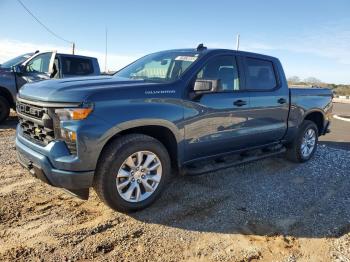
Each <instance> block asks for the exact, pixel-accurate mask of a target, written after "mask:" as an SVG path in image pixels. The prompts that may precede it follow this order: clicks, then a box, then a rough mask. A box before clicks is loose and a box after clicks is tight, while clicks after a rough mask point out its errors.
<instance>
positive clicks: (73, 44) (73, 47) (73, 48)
mask: <svg viewBox="0 0 350 262" xmlns="http://www.w3.org/2000/svg"><path fill="white" fill-rule="evenodd" d="M72 54H73V55H74V54H75V43H74V42H72Z"/></svg>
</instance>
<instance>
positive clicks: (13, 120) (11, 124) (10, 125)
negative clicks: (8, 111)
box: [0, 115, 18, 130]
mask: <svg viewBox="0 0 350 262" xmlns="http://www.w3.org/2000/svg"><path fill="white" fill-rule="evenodd" d="M17 123H18V118H17V116H15V115H11V116H10V117H9V118H7V119H6V120H5V121H4V122H3V123H1V124H0V130H2V129H15V128H16V126H17Z"/></svg>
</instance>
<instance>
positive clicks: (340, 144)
mask: <svg viewBox="0 0 350 262" xmlns="http://www.w3.org/2000/svg"><path fill="white" fill-rule="evenodd" d="M320 144H323V145H327V146H329V147H332V148H339V149H343V150H348V151H350V142H337V141H320ZM349 154H350V152H349ZM349 172H350V171H349Z"/></svg>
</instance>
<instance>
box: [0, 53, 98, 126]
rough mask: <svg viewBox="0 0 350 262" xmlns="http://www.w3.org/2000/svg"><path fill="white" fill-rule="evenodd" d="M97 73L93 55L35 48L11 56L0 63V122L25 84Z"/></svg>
mask: <svg viewBox="0 0 350 262" xmlns="http://www.w3.org/2000/svg"><path fill="white" fill-rule="evenodd" d="M96 75H100V67H99V64H98V61H97V59H96V58H93V57H87V56H79V55H70V54H61V53H57V52H56V51H48V52H39V51H36V52H35V53H28V54H24V55H21V56H18V57H16V58H14V59H11V60H10V61H8V62H5V63H4V64H2V65H1V66H0V122H1V121H3V120H5V119H6V118H7V117H8V115H9V111H10V108H15V102H16V95H17V93H18V91H19V90H20V88H21V87H22V86H23V85H24V84H26V83H32V82H37V81H43V80H48V79H60V78H68V77H77V76H96Z"/></svg>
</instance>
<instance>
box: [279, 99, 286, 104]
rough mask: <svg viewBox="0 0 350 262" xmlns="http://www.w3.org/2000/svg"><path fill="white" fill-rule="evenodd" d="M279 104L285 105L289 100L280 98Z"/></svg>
mask: <svg viewBox="0 0 350 262" xmlns="http://www.w3.org/2000/svg"><path fill="white" fill-rule="evenodd" d="M277 102H278V103H279V104H285V103H287V100H286V99H285V98H280V99H278V100H277Z"/></svg>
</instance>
